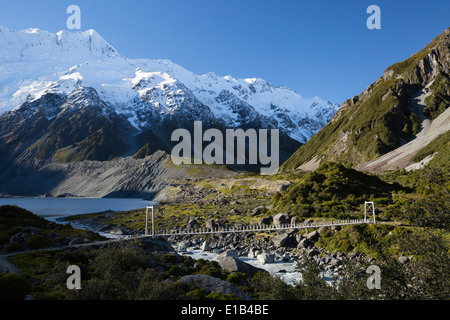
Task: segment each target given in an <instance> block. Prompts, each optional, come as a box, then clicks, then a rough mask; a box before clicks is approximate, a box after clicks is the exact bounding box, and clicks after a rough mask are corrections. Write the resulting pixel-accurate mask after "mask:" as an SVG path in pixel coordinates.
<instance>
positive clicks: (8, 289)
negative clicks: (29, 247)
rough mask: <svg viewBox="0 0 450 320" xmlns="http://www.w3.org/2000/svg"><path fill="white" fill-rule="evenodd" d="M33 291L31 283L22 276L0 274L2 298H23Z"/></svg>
mask: <svg viewBox="0 0 450 320" xmlns="http://www.w3.org/2000/svg"><path fill="white" fill-rule="evenodd" d="M30 291H31V284H30V283H29V282H28V281H27V280H25V279H24V278H22V277H21V276H18V275H15V274H11V273H3V274H0V300H23V299H24V298H25V296H26V295H27V294H28V293H29V292H30Z"/></svg>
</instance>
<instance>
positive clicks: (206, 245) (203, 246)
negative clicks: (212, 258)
mask: <svg viewBox="0 0 450 320" xmlns="http://www.w3.org/2000/svg"><path fill="white" fill-rule="evenodd" d="M200 249H201V250H202V251H208V250H211V247H210V245H209V242H208V241H204V242H203V243H202V245H201V246H200Z"/></svg>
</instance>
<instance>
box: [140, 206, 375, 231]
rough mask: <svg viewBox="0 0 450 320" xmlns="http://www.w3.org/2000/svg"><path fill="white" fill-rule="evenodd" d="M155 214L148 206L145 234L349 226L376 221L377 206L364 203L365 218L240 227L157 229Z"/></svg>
mask: <svg viewBox="0 0 450 320" xmlns="http://www.w3.org/2000/svg"><path fill="white" fill-rule="evenodd" d="M149 210H151V213H152V232H151V234H148V216H149ZM368 213H372V219H370V218H368V217H367V214H368ZM154 222H155V215H154V209H153V206H147V214H146V225H145V236H152V237H156V236H173V235H200V234H219V233H236V232H264V231H277V230H296V229H318V228H322V227H336V226H348V225H358V224H371V223H376V220H375V206H374V204H373V202H366V203H365V204H364V219H347V220H333V221H324V222H307V223H300V224H297V223H295V224H279V225H264V224H261V225H260V224H252V225H247V226H245V225H244V226H239V227H236V226H235V227H219V228H194V229H172V230H168V229H159V230H155V223H154Z"/></svg>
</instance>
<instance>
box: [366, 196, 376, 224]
mask: <svg viewBox="0 0 450 320" xmlns="http://www.w3.org/2000/svg"><path fill="white" fill-rule="evenodd" d="M367 214H369V215H370V214H372V216H373V223H375V204H374V203H373V201H366V202H365V203H364V222H367Z"/></svg>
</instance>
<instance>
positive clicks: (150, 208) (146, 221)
mask: <svg viewBox="0 0 450 320" xmlns="http://www.w3.org/2000/svg"><path fill="white" fill-rule="evenodd" d="M149 210H152V237H154V236H155V210H154V207H153V206H151V205H147V210H146V211H145V235H146V236H148V214H149Z"/></svg>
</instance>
